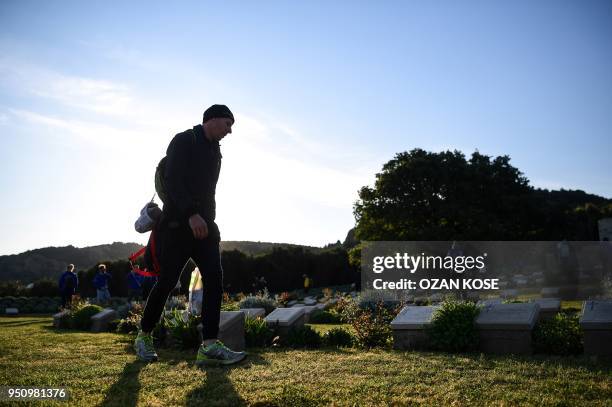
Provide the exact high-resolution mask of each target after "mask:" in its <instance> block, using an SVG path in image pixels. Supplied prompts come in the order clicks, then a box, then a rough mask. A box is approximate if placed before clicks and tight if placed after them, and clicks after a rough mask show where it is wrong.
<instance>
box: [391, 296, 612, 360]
mask: <svg viewBox="0 0 612 407" xmlns="http://www.w3.org/2000/svg"><path fill="white" fill-rule="evenodd" d="M560 303H561V302H560V301H559V300H558V299H539V300H535V301H534V302H531V303H517V304H502V303H501V301H499V300H497V299H496V300H489V301H485V302H483V303H482V305H483V308H482V309H481V311H480V314H479V315H478V317H477V318H476V321H475V324H476V328H477V330H478V335H479V339H480V349H481V350H482V351H483V352H485V353H493V354H531V353H532V351H533V349H532V343H531V338H532V336H531V333H532V331H533V328H534V327H535V325H536V323H537V322H538V321H539V320H541V319H546V318H551V317H552V316H553V315H554V314H555V313H556V312H558V311H559V309H560ZM439 307H440V306H439V305H430V306H414V305H409V306H406V307H404V308H403V309H402V310H401V311H400V313H399V314H398V315H397V316H396V317H395V319H394V320H393V321H392V322H391V329H392V331H393V343H394V347H395V348H396V349H402V350H412V349H423V348H425V347H426V346H427V335H426V333H425V330H426V327H427V326H428V325H430V324H431V320H432V316H433V314H434V312H435V310H436V309H437V308H439ZM580 326H581V328H582V330H583V333H584V353H585V354H586V355H612V345H611V344H612V301H585V302H584V304H583V307H582V315H581V317H580Z"/></svg>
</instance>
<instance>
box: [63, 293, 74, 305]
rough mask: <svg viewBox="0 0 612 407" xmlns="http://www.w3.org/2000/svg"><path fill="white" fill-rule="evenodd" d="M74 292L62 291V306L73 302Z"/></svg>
mask: <svg viewBox="0 0 612 407" xmlns="http://www.w3.org/2000/svg"><path fill="white" fill-rule="evenodd" d="M72 294H73V293H72V291H70V292H62V307H65V306H67V305H70V304H71V303H72Z"/></svg>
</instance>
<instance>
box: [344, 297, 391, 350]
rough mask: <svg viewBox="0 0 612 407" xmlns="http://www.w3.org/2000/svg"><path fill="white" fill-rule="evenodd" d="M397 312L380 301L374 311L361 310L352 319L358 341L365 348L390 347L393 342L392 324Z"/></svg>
mask: <svg viewBox="0 0 612 407" xmlns="http://www.w3.org/2000/svg"><path fill="white" fill-rule="evenodd" d="M394 316H395V314H394V313H393V312H391V311H389V310H387V309H386V308H385V306H384V304H383V303H378V304H377V305H376V308H375V309H374V310H373V311H372V310H369V309H366V310H359V311H357V312H356V313H355V315H354V317H353V318H352V320H351V325H352V326H353V329H354V330H355V337H356V342H357V344H358V345H359V346H362V347H364V348H374V347H388V346H389V345H390V342H391V334H392V332H391V326H390V323H391V321H392V320H393V318H394Z"/></svg>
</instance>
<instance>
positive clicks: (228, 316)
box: [219, 311, 245, 351]
mask: <svg viewBox="0 0 612 407" xmlns="http://www.w3.org/2000/svg"><path fill="white" fill-rule="evenodd" d="M244 319H245V314H244V312H242V311H222V312H221V316H220V319H219V340H220V341H221V342H223V343H224V344H225V345H226V346H227V347H228V348H230V349H231V350H235V351H241V350H244V348H245V341H244Z"/></svg>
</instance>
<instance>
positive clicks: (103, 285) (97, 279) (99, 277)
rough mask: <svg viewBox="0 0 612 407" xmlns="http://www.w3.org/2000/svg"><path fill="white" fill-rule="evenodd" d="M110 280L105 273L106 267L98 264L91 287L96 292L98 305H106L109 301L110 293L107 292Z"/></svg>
mask: <svg viewBox="0 0 612 407" xmlns="http://www.w3.org/2000/svg"><path fill="white" fill-rule="evenodd" d="M110 278H111V276H110V274H109V273H107V272H106V265H105V264H100V265H99V266H98V272H97V273H96V275H95V276H94V279H93V286H94V287H95V288H96V290H97V300H98V304H106V303H108V302H109V301H110V291H109V290H108V282H109V281H110Z"/></svg>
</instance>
